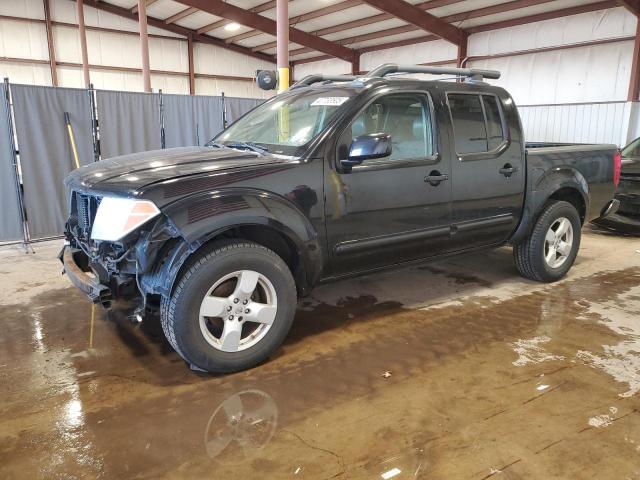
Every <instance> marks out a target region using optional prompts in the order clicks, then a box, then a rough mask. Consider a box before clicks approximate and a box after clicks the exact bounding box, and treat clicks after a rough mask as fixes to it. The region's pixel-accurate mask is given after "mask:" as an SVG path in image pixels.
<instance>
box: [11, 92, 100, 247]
mask: <svg viewBox="0 0 640 480" xmlns="http://www.w3.org/2000/svg"><path fill="white" fill-rule="evenodd" d="M11 93H12V96H13V108H14V113H15V121H16V123H15V129H16V134H17V137H18V149H19V151H20V166H21V168H22V182H23V185H24V202H25V209H26V212H27V223H28V225H29V232H30V234H31V237H32V238H42V237H48V236H53V235H60V234H62V232H63V229H64V222H65V219H66V217H67V202H66V193H65V191H64V187H63V184H62V182H63V179H64V177H65V176H66V175H67V174H68V173H69V172H70V171H71V170H73V169H75V168H76V165H75V162H74V158H73V153H72V150H71V145H70V141H69V135H68V132H67V128H66V125H65V121H64V113H65V112H68V113H69V118H70V121H71V125H72V128H73V134H74V137H75V141H76V147H77V150H78V157H79V160H80V164H81V165H84V164H87V163H90V162H93V160H94V158H93V138H92V133H91V107H90V103H89V93H88V91H87V90H78V89H70V88H54V87H39V86H31V85H12V86H11Z"/></svg>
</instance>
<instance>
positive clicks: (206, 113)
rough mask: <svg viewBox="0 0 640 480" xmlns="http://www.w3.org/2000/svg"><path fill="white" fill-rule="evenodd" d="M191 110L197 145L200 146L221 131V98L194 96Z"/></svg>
mask: <svg viewBox="0 0 640 480" xmlns="http://www.w3.org/2000/svg"><path fill="white" fill-rule="evenodd" d="M193 109H194V114H195V119H196V126H197V127H198V132H197V133H198V135H197V136H198V145H200V146H202V145H204V144H205V143H207V142H208V141H209V140H211V139H212V138H213V137H215V136H216V135H217V134H218V133H220V132H221V131H222V130H223V124H222V97H205V96H199V95H198V96H194V97H193Z"/></svg>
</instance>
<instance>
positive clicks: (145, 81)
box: [138, 0, 151, 92]
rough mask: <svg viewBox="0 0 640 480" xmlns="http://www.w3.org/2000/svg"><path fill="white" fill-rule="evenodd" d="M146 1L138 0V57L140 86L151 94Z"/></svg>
mask: <svg viewBox="0 0 640 480" xmlns="http://www.w3.org/2000/svg"><path fill="white" fill-rule="evenodd" d="M146 1H147V0H138V13H139V15H138V27H139V30H140V57H141V60H142V86H143V88H144V91H145V92H151V67H149V32H148V31H147V30H148V29H147V4H146Z"/></svg>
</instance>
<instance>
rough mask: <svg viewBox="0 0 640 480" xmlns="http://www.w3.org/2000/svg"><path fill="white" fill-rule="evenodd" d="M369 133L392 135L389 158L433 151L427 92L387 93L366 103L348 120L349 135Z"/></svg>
mask: <svg viewBox="0 0 640 480" xmlns="http://www.w3.org/2000/svg"><path fill="white" fill-rule="evenodd" d="M370 133H388V134H390V135H391V143H392V150H391V156H390V157H389V159H390V160H406V159H413V158H425V157H427V156H431V155H433V150H434V149H433V130H432V124H431V112H430V110H429V103H428V101H427V98H426V96H424V95H419V94H403V95H388V96H385V97H382V98H379V99H378V100H375V101H374V102H373V103H371V104H370V105H369V106H367V107H366V108H365V109H364V110H363V111H362V113H360V115H358V117H356V119H355V120H354V121H353V122H352V123H351V139H352V140H353V139H354V138H356V137H359V136H360V135H367V134H370Z"/></svg>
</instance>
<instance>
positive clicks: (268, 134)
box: [214, 88, 357, 155]
mask: <svg viewBox="0 0 640 480" xmlns="http://www.w3.org/2000/svg"><path fill="white" fill-rule="evenodd" d="M356 93H357V92H356V91H355V90H353V89H346V88H333V89H322V90H320V91H319V90H315V89H314V90H309V89H301V90H295V89H294V90H291V91H289V92H285V93H283V94H280V95H278V96H277V97H274V98H273V99H271V100H269V101H268V102H266V103H263V104H262V105H260V106H259V107H257V108H255V109H254V110H252V111H251V112H249V113H248V114H246V115H245V116H244V117H242V118H241V119H240V120H238V121H237V122H235V123H234V124H232V125H231V126H230V127H229V128H227V129H226V130H225V131H223V132H222V133H220V134H219V135H218V136H217V137H216V138H215V139H214V140H215V142H217V143H221V144H223V145H226V146H238V147H242V144H244V146H245V147H248V146H253V147H254V148H255V147H258V148H262V149H264V150H267V151H268V152H269V153H278V154H284V155H297V154H299V151H300V150H301V148H302V147H303V146H305V145H307V144H308V143H309V142H310V141H311V140H313V139H314V138H315V137H316V136H318V135H319V134H320V133H321V132H322V131H323V130H324V129H325V128H326V126H327V125H328V124H329V122H330V121H331V119H332V118H333V117H334V116H335V114H336V112H337V111H338V110H339V109H340V108H341V107H342V106H343V105H345V104H346V103H348V102H349V100H350V99H351V98H352V97H353V96H354V95H355V94H356Z"/></svg>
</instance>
